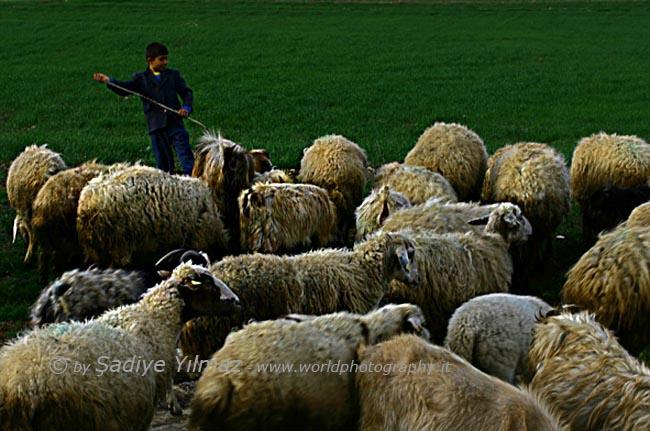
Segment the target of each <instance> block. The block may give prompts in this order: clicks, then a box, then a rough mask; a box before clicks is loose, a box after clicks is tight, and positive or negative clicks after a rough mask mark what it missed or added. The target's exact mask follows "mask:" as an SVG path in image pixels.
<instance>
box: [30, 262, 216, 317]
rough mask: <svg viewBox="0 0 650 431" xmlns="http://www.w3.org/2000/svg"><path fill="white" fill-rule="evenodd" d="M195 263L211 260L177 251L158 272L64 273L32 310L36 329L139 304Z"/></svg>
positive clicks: (89, 270) (161, 263) (39, 298)
mask: <svg viewBox="0 0 650 431" xmlns="http://www.w3.org/2000/svg"><path fill="white" fill-rule="evenodd" d="M190 260H192V261H193V263H194V264H200V265H203V266H208V264H209V259H208V258H207V256H204V255H202V254H199V253H195V252H179V251H174V252H171V253H168V254H167V255H165V256H164V257H163V258H161V259H160V260H159V261H158V262H157V263H156V270H157V272H156V273H154V272H153V271H142V270H136V271H127V270H123V269H99V268H88V269H86V270H81V269H74V270H71V271H67V272H64V273H63V274H62V275H61V276H60V277H59V278H57V279H56V280H54V281H53V282H52V283H50V284H49V285H48V286H47V287H46V288H45V289H43V291H42V292H41V294H40V295H39V297H38V299H37V300H36V302H34V305H32V308H31V313H30V316H31V324H32V326H34V327H39V326H42V325H44V324H46V323H59V322H67V321H70V320H78V321H83V320H85V319H90V318H93V317H96V316H99V315H100V314H102V313H103V312H104V311H106V310H110V309H112V308H116V307H118V306H120V305H126V304H131V303H134V302H137V301H138V299H140V296H141V295H142V294H143V293H144V292H145V291H146V290H147V289H149V288H150V287H152V286H154V285H155V284H156V283H158V282H160V281H161V280H162V279H164V278H166V277H168V276H169V275H170V274H171V271H172V270H173V269H174V268H175V267H176V266H178V265H179V264H180V263H183V262H187V261H190Z"/></svg>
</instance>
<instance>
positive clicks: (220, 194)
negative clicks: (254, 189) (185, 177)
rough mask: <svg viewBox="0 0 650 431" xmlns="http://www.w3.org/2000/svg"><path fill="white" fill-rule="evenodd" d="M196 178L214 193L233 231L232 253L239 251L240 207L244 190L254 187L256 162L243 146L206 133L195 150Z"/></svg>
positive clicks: (231, 236)
mask: <svg viewBox="0 0 650 431" xmlns="http://www.w3.org/2000/svg"><path fill="white" fill-rule="evenodd" d="M192 177H195V178H201V179H202V180H203V181H204V182H205V183H206V184H207V185H208V187H209V188H210V190H211V191H212V194H213V197H214V201H215V202H216V203H217V208H218V209H219V212H220V214H221V215H222V220H223V224H224V225H225V226H226V228H227V229H228V230H229V232H230V235H229V237H230V243H229V246H230V251H231V252H233V253H236V252H238V251H239V238H240V231H239V207H238V206H237V200H238V199H239V194H240V193H241V191H242V190H244V189H247V188H249V187H250V186H251V184H252V181H253V178H254V177H255V160H254V157H253V156H251V154H250V153H249V152H248V151H246V150H245V149H244V148H243V147H242V146H240V145H238V144H236V143H234V142H232V141H230V140H228V139H225V138H223V137H222V136H221V135H220V134H218V135H215V134H214V132H209V131H206V132H205V133H204V134H203V135H202V136H201V137H200V138H199V142H198V144H197V145H196V148H195V150H194V168H193V169H192Z"/></svg>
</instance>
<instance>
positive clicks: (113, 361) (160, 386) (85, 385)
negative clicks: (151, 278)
mask: <svg viewBox="0 0 650 431" xmlns="http://www.w3.org/2000/svg"><path fill="white" fill-rule="evenodd" d="M236 301H237V297H236V296H235V295H234V294H233V293H232V292H231V291H230V290H229V289H228V287H227V286H226V285H225V284H223V283H222V282H221V281H219V280H217V279H216V278H215V277H214V276H213V275H212V274H210V272H209V271H208V270H207V269H206V268H204V267H200V266H196V265H191V264H181V265H180V266H178V267H177V268H176V269H175V270H174V272H173V274H172V275H171V277H170V278H169V279H167V280H165V281H164V282H162V283H161V284H160V285H158V286H156V287H154V288H152V289H150V290H149V291H148V292H147V294H146V295H145V296H144V297H143V298H142V300H140V301H139V302H138V303H136V304H131V305H127V306H122V307H120V308H117V309H115V310H112V311H109V312H107V313H105V314H103V315H102V316H100V317H98V318H97V319H94V320H90V321H87V322H83V323H81V322H68V323H55V324H52V325H47V326H45V327H43V328H41V329H37V330H33V331H31V332H28V333H27V334H26V335H24V336H22V337H20V338H18V339H16V340H14V341H13V342H11V343H9V344H8V345H6V346H4V347H3V348H2V349H0V369H2V373H0V400H1V402H0V423H2V426H3V427H5V428H6V429H11V430H13V431H27V430H33V429H42V430H46V429H47V430H64V429H65V430H99V429H102V430H111V431H112V430H134V431H146V430H148V429H149V425H150V423H151V418H152V416H153V412H154V408H155V406H156V405H157V400H159V399H161V398H162V397H163V395H164V394H165V393H166V392H167V391H168V390H169V389H170V384H171V377H172V373H173V371H175V367H174V366H175V353H176V338H177V336H178V332H179V331H180V329H181V326H182V324H183V322H184V321H185V320H187V319H188V318H191V317H194V316H196V315H199V314H216V313H222V312H226V311H231V310H232V308H233V307H234V306H235V305H236ZM128 361H130V362H128ZM75 367H76V368H75ZM79 367H86V368H84V372H81V371H79ZM135 367H137V368H135ZM145 367H147V368H146V369H145Z"/></svg>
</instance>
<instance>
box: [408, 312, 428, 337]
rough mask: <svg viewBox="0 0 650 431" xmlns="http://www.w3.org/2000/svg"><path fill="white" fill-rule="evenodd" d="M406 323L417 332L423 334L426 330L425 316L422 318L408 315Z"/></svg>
mask: <svg viewBox="0 0 650 431" xmlns="http://www.w3.org/2000/svg"><path fill="white" fill-rule="evenodd" d="M404 323H406V326H407V328H408V329H411V331H412V332H415V333H416V334H421V333H422V332H424V330H425V328H424V318H422V316H416V315H411V316H408V317H407V318H406V320H405V322H404Z"/></svg>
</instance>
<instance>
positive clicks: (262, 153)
mask: <svg viewBox="0 0 650 431" xmlns="http://www.w3.org/2000/svg"><path fill="white" fill-rule="evenodd" d="M248 153H249V154H250V155H251V157H252V158H253V170H254V171H255V172H256V173H258V174H263V173H264V172H268V171H270V170H271V169H273V163H271V158H270V157H269V152H268V151H266V150H264V149H260V148H258V149H254V150H250V151H249V152H248Z"/></svg>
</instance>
